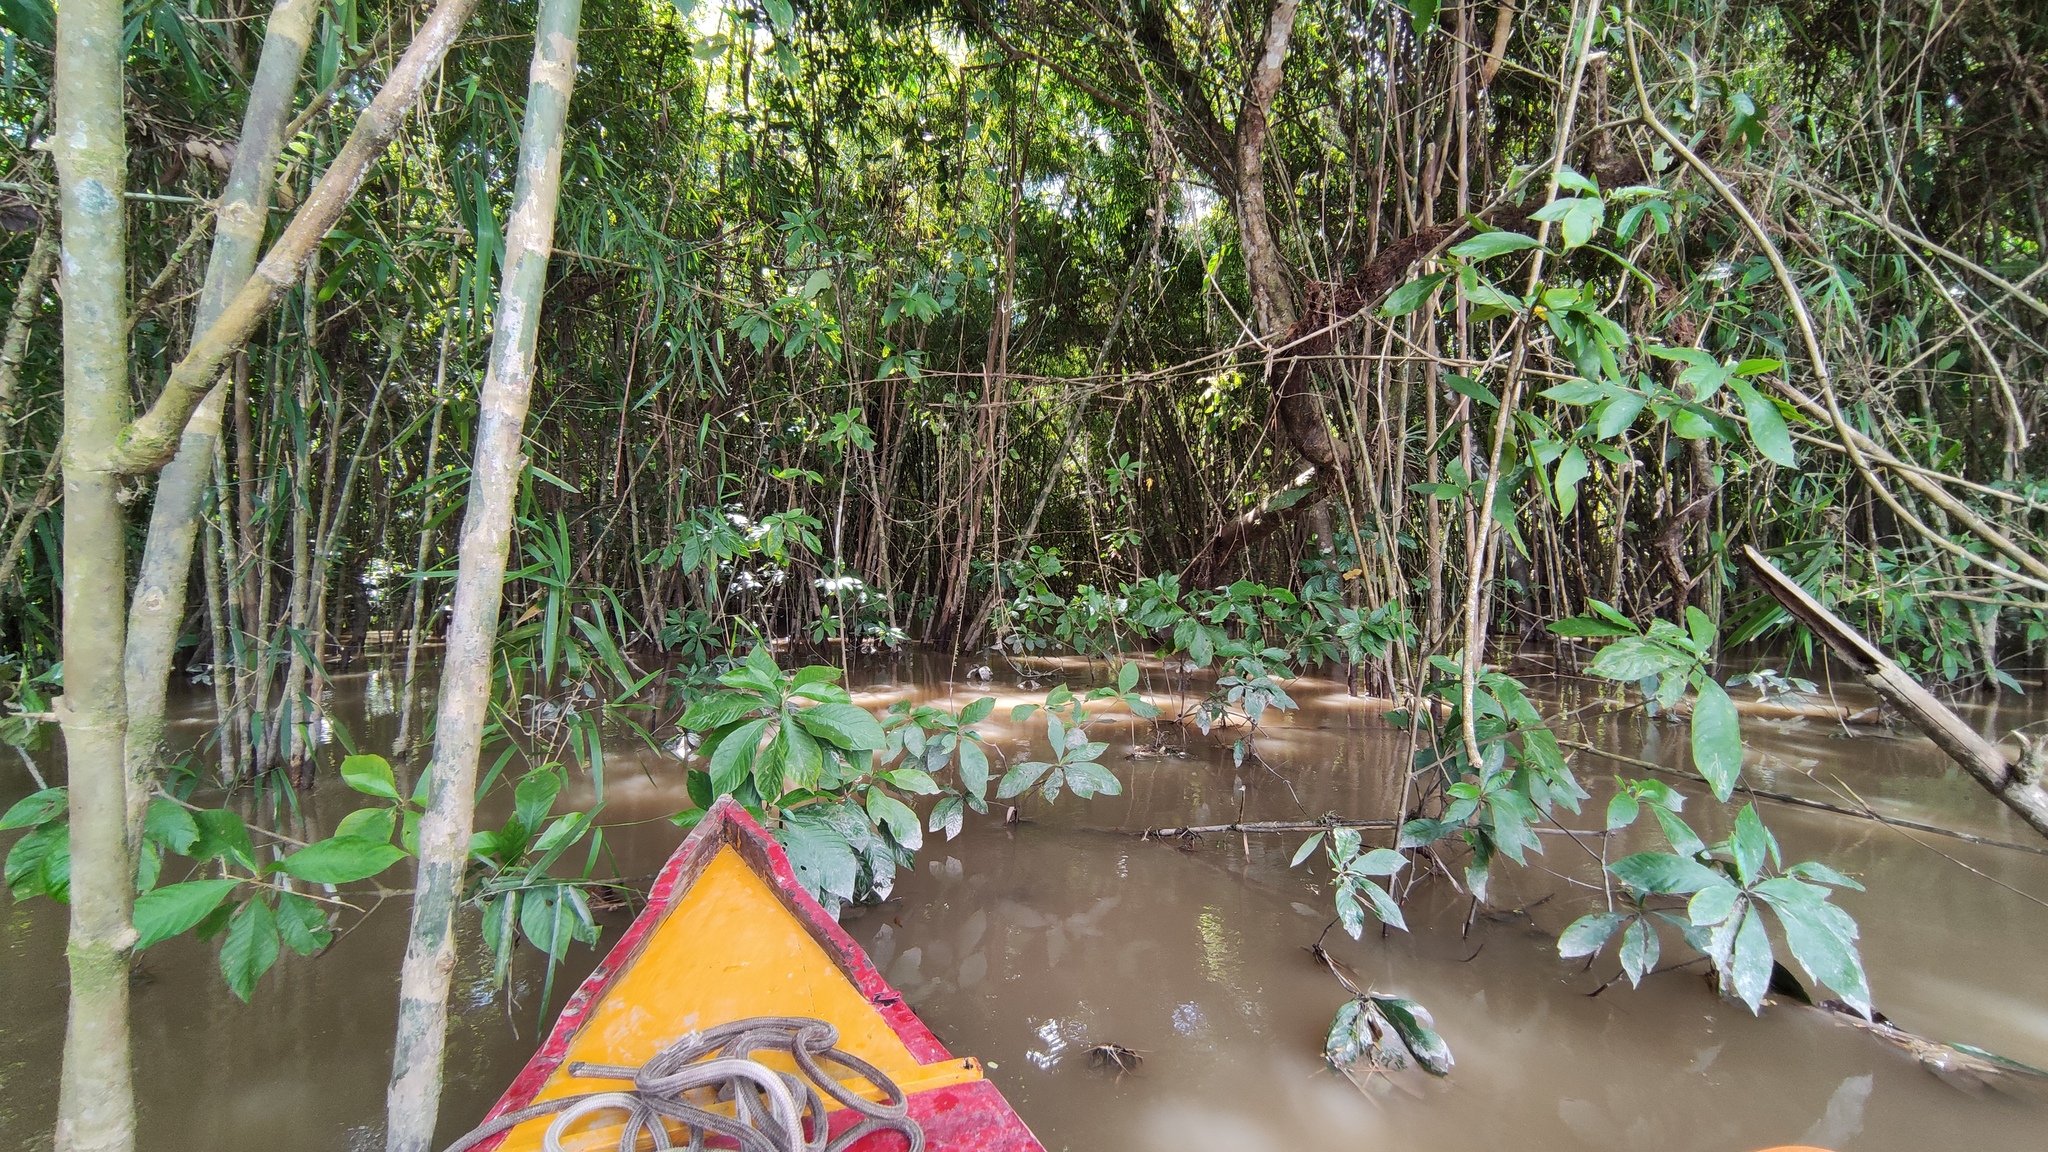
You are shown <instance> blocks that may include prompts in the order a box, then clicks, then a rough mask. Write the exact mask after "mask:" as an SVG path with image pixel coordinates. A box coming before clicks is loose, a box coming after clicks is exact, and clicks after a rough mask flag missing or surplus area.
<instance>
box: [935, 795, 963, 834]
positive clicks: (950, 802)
mask: <svg viewBox="0 0 2048 1152" xmlns="http://www.w3.org/2000/svg"><path fill="white" fill-rule="evenodd" d="M966 821H967V811H966V806H965V805H964V804H962V803H961V801H960V797H958V796H942V797H940V798H939V802H938V803H937V804H934V805H932V814H931V819H930V820H929V821H928V822H927V823H926V824H925V828H926V829H927V830H929V831H932V832H937V831H940V830H942V829H943V830H944V831H945V833H946V839H948V840H951V839H952V838H953V837H955V836H958V835H960V829H961V828H962V827H963V826H965V824H966Z"/></svg>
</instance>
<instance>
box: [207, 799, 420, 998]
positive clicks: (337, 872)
mask: <svg viewBox="0 0 2048 1152" xmlns="http://www.w3.org/2000/svg"><path fill="white" fill-rule="evenodd" d="M403 859H405V850H404V849H403V848H399V847H397V846H395V845H392V844H390V843H385V842H380V841H376V840H359V839H357V838H355V837H353V836H335V837H332V838H330V839H326V840H321V841H318V842H317V843H313V844H308V845H306V846H305V847H304V848H301V849H299V850H298V851H297V852H294V853H292V854H291V855H289V856H287V857H285V858H284V859H283V860H280V861H278V863H277V867H278V870H279V871H281V872H284V873H286V874H288V875H292V876H296V877H298V878H299V879H301V880H304V881H306V882H307V883H309V884H352V883H354V882H356V881H358V880H367V879H369V878H370V877H372V876H375V875H376V874H377V873H379V872H382V871H384V870H385V869H386V868H389V867H391V866H392V865H393V864H396V863H398V862H399V861H400V860H403ZM245 999H246V997H245Z"/></svg>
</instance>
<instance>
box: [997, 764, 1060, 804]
mask: <svg viewBox="0 0 2048 1152" xmlns="http://www.w3.org/2000/svg"><path fill="white" fill-rule="evenodd" d="M1051 767H1052V765H1050V764H1041V763H1039V762H1038V761H1036V760H1026V761H1024V762H1023V763H1021V764H1017V765H1014V766H1013V767H1011V769H1010V770H1009V771H1008V772H1005V773H1003V779H1002V782H1001V783H1000V784H997V785H996V799H998V800H1008V799H1011V798H1012V797H1016V796H1021V795H1023V794H1024V793H1025V791H1027V790H1028V789H1029V788H1030V787H1031V786H1032V785H1033V784H1036V783H1038V778H1039V777H1041V776H1043V775H1045V773H1046V770H1047V769H1049V768H1051Z"/></svg>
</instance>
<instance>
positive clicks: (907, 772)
mask: <svg viewBox="0 0 2048 1152" xmlns="http://www.w3.org/2000/svg"><path fill="white" fill-rule="evenodd" d="M882 779H884V780H887V781H888V782H889V783H890V784H891V785H892V786H894V787H895V788H898V789H900V790H902V791H904V792H908V793H910V794H911V795H912V796H936V795H938V794H939V785H938V781H936V780H933V779H932V776H931V773H929V772H926V771H925V770H924V769H922V768H898V769H896V770H895V771H893V772H884V773H882Z"/></svg>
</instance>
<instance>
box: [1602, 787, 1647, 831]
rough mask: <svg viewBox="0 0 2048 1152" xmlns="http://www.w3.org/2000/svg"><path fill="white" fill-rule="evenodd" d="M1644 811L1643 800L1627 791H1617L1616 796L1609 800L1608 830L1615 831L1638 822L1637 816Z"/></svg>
mask: <svg viewBox="0 0 2048 1152" xmlns="http://www.w3.org/2000/svg"><path fill="white" fill-rule="evenodd" d="M1642 812H1643V805H1642V802H1641V801H1639V800H1637V799H1636V798H1635V797H1633V796H1631V795H1629V794H1628V793H1626V792H1616V793H1615V794H1614V797H1613V798H1612V799H1610V800H1609V801H1607V830H1608V831H1609V832H1613V831H1615V830H1616V829H1620V828H1626V827H1628V826H1629V825H1631V824H1633V823H1635V822H1636V817H1637V816H1640V815H1642Z"/></svg>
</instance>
